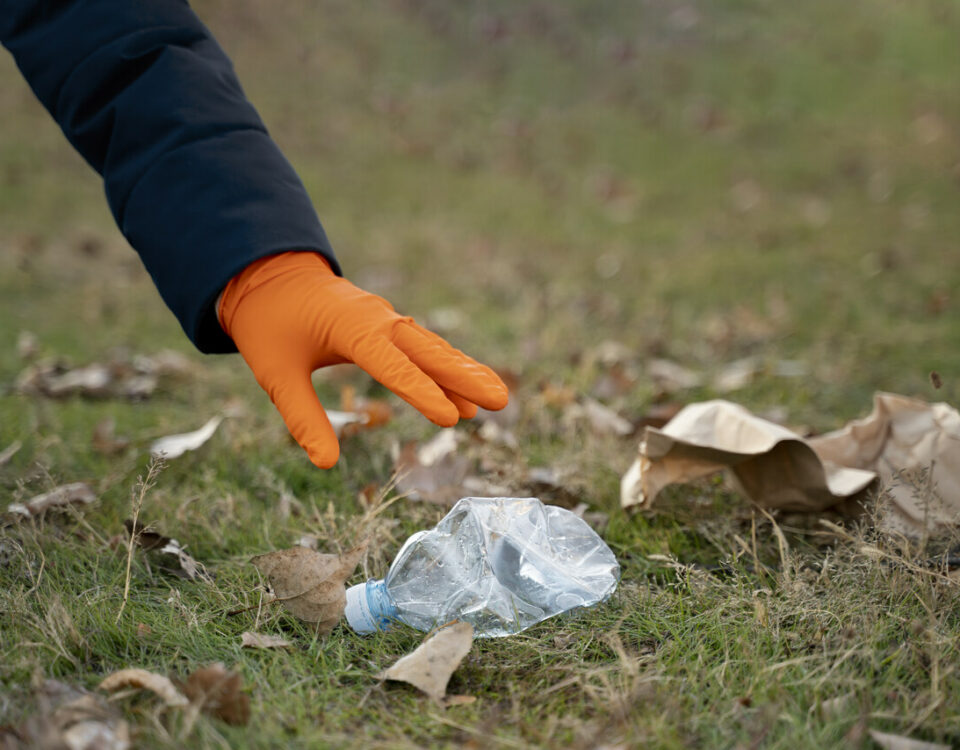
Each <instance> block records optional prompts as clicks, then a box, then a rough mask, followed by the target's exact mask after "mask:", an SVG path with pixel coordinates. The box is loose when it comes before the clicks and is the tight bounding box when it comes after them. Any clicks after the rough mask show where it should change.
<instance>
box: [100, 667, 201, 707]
mask: <svg viewBox="0 0 960 750" xmlns="http://www.w3.org/2000/svg"><path fill="white" fill-rule="evenodd" d="M126 687H130V688H140V689H142V690H149V691H151V692H153V693H156V695H157V696H159V697H160V698H161V699H162V700H163V702H164V703H166V704H167V705H168V706H186V705H187V704H188V703H190V701H189V700H188V699H187V696H185V695H184V694H183V693H181V692H180V691H179V690H177V688H176V687H175V686H174V684H173V683H172V682H171V681H170V680H169V679H168V678H166V677H164V676H163V675H159V674H155V673H154V672H148V671H147V670H146V669H121V670H120V671H119V672H114V673H113V674H112V675H109V676H108V677H106V678H105V679H104V680H103V682H101V683H100V685H99V688H100V690H104V691H106V692H108V693H113V692H116V691H117V690H120V689H121V688H126Z"/></svg>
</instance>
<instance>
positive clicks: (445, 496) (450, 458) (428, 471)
mask: <svg viewBox="0 0 960 750" xmlns="http://www.w3.org/2000/svg"><path fill="white" fill-rule="evenodd" d="M437 440H439V438H437ZM444 440H446V438H444ZM431 442H432V441H431ZM430 445H431V444H430V443H428V444H427V446H424V447H425V448H426V447H428V446H430ZM436 447H437V446H436V444H434V445H433V446H432V447H431V448H430V450H428V451H424V450H423V449H421V450H418V449H417V446H416V444H415V443H407V444H406V445H404V446H403V448H402V449H401V450H400V451H399V455H398V456H397V458H396V461H395V463H394V467H393V468H394V472H396V474H397V482H396V489H397V492H399V493H400V494H402V495H406V496H407V497H409V498H410V499H411V500H423V501H426V502H430V503H438V504H440V505H452V504H453V503H455V502H456V501H457V500H459V499H460V498H461V497H462V496H463V493H462V487H463V482H464V480H465V479H466V477H467V474H468V473H469V471H470V459H469V458H467V457H466V456H462V455H460V454H458V453H457V452H456V451H455V450H454V451H452V452H446V453H444V452H443V451H441V450H434V449H435V448H436ZM455 447H456V445H454V448H455ZM421 456H422V457H423V458H428V459H430V460H431V463H430V464H424V463H423V461H422V458H421Z"/></svg>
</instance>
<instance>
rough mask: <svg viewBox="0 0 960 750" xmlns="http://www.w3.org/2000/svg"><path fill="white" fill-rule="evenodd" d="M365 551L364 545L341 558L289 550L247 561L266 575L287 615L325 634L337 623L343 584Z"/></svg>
mask: <svg viewBox="0 0 960 750" xmlns="http://www.w3.org/2000/svg"><path fill="white" fill-rule="evenodd" d="M366 551H367V543H366V542H363V543H361V544H359V545H357V546H356V547H354V548H353V549H350V550H347V551H346V552H344V553H343V554H342V555H330V554H325V553H322V552H317V551H315V550H312V549H307V548H306V547H291V548H290V549H282V550H277V551H276V552H268V553H267V554H265V555H257V556H256V557H254V558H253V559H251V560H250V562H252V563H253V565H254V566H255V567H256V569H257V570H259V571H260V573H262V574H263V575H264V576H266V578H267V581H269V583H270V586H271V588H272V589H273V592H274V594H276V597H277V599H279V600H280V601H281V602H282V603H283V606H284V608H285V609H286V610H287V611H288V612H289V613H290V614H292V615H293V616H294V617H296V618H298V619H300V620H303V621H304V622H312V623H316V626H317V632H319V633H321V634H326V633H329V632H330V631H331V630H333V629H334V627H336V625H337V623H338V622H340V617H341V616H342V615H343V610H344V607H345V606H346V603H347V599H346V596H347V593H346V589H345V588H344V585H343V584H344V583H345V582H346V580H347V578H349V577H350V576H351V574H352V573H353V570H354V568H356V567H357V564H358V563H359V562H360V559H361V558H362V557H363V555H364V553H365V552H366Z"/></svg>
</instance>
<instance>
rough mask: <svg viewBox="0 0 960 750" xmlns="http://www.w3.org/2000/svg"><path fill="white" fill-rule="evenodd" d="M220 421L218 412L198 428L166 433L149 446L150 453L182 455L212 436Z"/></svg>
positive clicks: (165, 456) (168, 456)
mask: <svg viewBox="0 0 960 750" xmlns="http://www.w3.org/2000/svg"><path fill="white" fill-rule="evenodd" d="M222 421H223V417H222V416H220V415H219V414H218V415H217V416H215V417H211V418H210V419H208V420H207V422H206V424H204V425H203V427H201V428H200V429H198V430H194V431H193V432H183V433H179V434H177V435H168V436H166V437H162V438H160V439H158V440H155V441H154V442H153V445H151V446H150V453H151V455H154V456H163V457H164V458H166V459H171V458H177V457H178V456H182V455H183V454H184V453H186V452H187V451H194V450H196V449H197V448H199V447H200V446H201V445H203V444H204V443H205V442H207V441H208V440H209V439H210V438H211V437H213V433H215V432H216V431H217V428H218V427H219V426H220V423H221V422H222Z"/></svg>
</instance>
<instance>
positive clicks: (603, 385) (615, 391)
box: [591, 362, 637, 400]
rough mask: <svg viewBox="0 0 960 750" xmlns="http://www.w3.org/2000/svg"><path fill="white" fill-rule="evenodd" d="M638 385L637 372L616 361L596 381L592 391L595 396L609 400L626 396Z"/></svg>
mask: <svg viewBox="0 0 960 750" xmlns="http://www.w3.org/2000/svg"><path fill="white" fill-rule="evenodd" d="M636 385H637V377H636V374H635V373H633V372H631V371H630V370H628V369H627V367H626V365H624V364H623V363H622V362H616V363H614V364H612V365H611V366H610V367H609V368H608V369H607V370H606V371H605V372H604V373H603V374H602V375H601V376H600V378H599V379H598V380H597V382H596V383H594V386H593V390H592V391H591V393H592V394H593V397H594V398H597V399H601V400H609V399H614V398H620V397H622V396H626V395H627V394H628V393H630V392H631V391H632V390H633V389H634V388H635V387H636Z"/></svg>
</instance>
